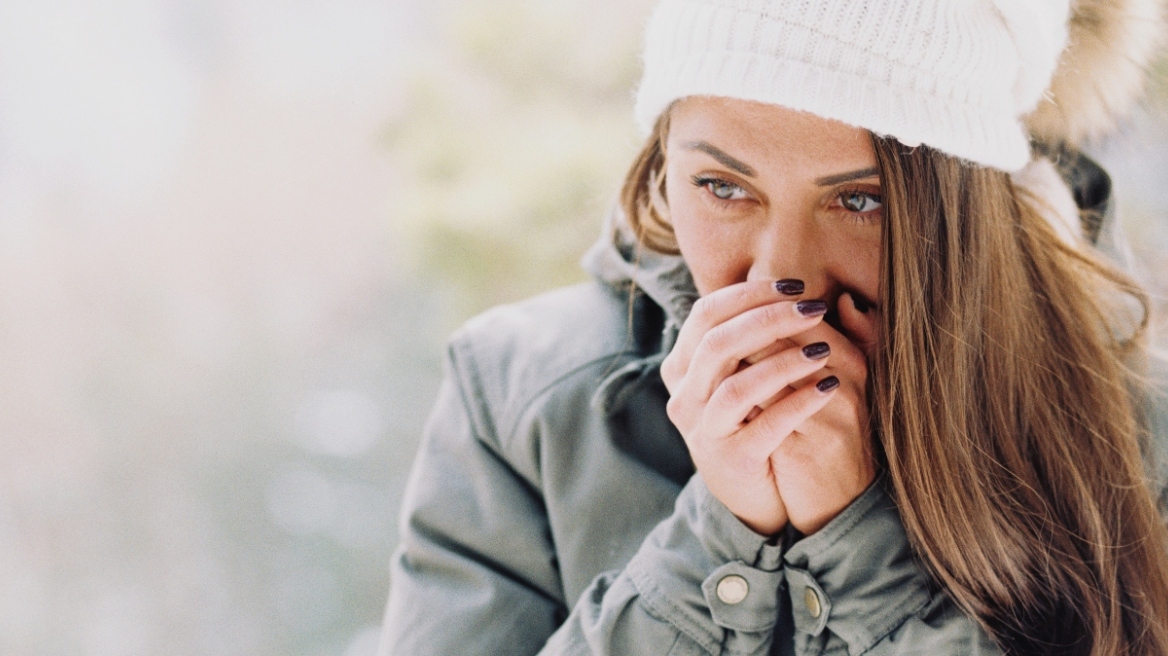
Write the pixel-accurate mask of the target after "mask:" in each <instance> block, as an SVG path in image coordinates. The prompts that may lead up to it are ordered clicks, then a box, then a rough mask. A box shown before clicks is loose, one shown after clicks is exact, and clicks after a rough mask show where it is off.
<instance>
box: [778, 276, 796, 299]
mask: <svg viewBox="0 0 1168 656" xmlns="http://www.w3.org/2000/svg"><path fill="white" fill-rule="evenodd" d="M775 289H776V290H777V291H778V292H779V293H780V294H782V295H784V296H798V295H799V294H802V293H803V281H802V280H795V279H794V278H783V279H782V280H776V281H775Z"/></svg>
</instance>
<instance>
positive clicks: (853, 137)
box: [667, 97, 876, 176]
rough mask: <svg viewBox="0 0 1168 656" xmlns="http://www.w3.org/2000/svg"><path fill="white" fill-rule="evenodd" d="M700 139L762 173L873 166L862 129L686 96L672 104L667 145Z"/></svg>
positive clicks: (744, 102)
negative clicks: (778, 168)
mask: <svg viewBox="0 0 1168 656" xmlns="http://www.w3.org/2000/svg"><path fill="white" fill-rule="evenodd" d="M698 141H705V142H707V143H709V144H711V145H713V146H716V147H717V148H720V149H722V150H724V151H726V152H728V153H730V154H732V155H733V156H734V157H736V158H739V159H742V160H743V161H745V162H746V163H748V164H750V165H751V166H752V167H754V168H757V169H760V170H762V171H764V172H765V171H766V170H767V169H768V168H769V167H772V166H778V167H782V168H784V169H791V168H794V169H796V170H799V171H801V172H804V173H806V174H808V175H810V176H817V175H820V174H830V173H835V172H838V171H839V170H841V169H855V168H863V167H870V166H875V165H876V154H875V152H874V151H873V150H872V140H871V138H870V137H869V135H868V132H867V131H866V130H864V129H862V128H857V127H853V126H850V125H846V124H844V123H840V122H839V121H832V120H829V119H825V118H821V117H819V116H816V115H814V114H809V113H807V112H800V111H795V110H792V109H787V108H785V107H780V106H778V105H770V104H765V103H758V102H752V101H748V100H737V99H731V98H713V97H690V98H686V99H684V100H681V101H679V102H678V103H677V104H675V105H674V106H673V108H672V110H671V111H670V115H669V143H668V148H667V150H668V151H669V152H670V153H674V152H678V150H679V149H680V150H681V152H685V151H687V150H688V149H687V148H685V146H686V145H688V144H692V143H694V142H698Z"/></svg>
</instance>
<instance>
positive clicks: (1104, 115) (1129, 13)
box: [1008, 0, 1168, 144]
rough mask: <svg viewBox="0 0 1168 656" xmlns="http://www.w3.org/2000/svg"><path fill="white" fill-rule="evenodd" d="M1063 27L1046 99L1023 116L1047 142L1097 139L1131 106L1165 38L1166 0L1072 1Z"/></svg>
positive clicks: (1167, 26) (1167, 32)
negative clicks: (1065, 36)
mask: <svg viewBox="0 0 1168 656" xmlns="http://www.w3.org/2000/svg"><path fill="white" fill-rule="evenodd" d="M1008 1H1009V2H1021V1H1023V0H1008ZM1068 27H1069V30H1068V31H1069V38H1068V41H1067V47H1066V49H1065V50H1064V51H1063V54H1062V58H1061V59H1060V61H1059V65H1058V68H1057V69H1056V70H1055V74H1054V78H1053V79H1052V80H1051V84H1050V88H1049V90H1048V91H1047V93H1046V97H1045V99H1044V100H1043V101H1042V102H1041V103H1040V104H1039V106H1038V107H1037V108H1036V109H1035V110H1034V112H1032V113H1031V114H1030V115H1029V116H1028V117H1027V118H1026V127H1027V128H1028V129H1029V130H1030V133H1031V135H1033V136H1034V137H1035V138H1036V139H1039V140H1041V141H1045V142H1047V143H1063V142H1067V143H1071V144H1081V143H1082V142H1083V141H1085V140H1087V139H1091V138H1095V137H1100V136H1102V135H1104V134H1106V133H1107V132H1110V131H1111V130H1112V129H1114V127H1115V125H1116V122H1117V121H1118V120H1119V119H1120V118H1122V117H1123V116H1124V115H1126V114H1127V113H1128V112H1129V111H1130V110H1131V109H1132V106H1133V105H1134V104H1135V103H1136V101H1138V100H1139V99H1140V97H1141V96H1142V94H1143V91H1144V87H1145V84H1146V82H1147V78H1148V70H1149V69H1150V68H1151V67H1152V66H1153V65H1154V64H1155V63H1156V58H1157V57H1158V55H1159V54H1160V50H1161V48H1163V47H1164V45H1165V40H1166V39H1168V0H1074V2H1072V4H1071V18H1070V24H1069V26H1068Z"/></svg>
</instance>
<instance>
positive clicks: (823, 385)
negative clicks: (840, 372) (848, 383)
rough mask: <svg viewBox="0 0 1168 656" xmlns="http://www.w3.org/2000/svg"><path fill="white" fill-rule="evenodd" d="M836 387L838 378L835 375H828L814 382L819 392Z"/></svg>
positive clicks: (828, 390)
mask: <svg viewBox="0 0 1168 656" xmlns="http://www.w3.org/2000/svg"><path fill="white" fill-rule="evenodd" d="M837 387H839V378H836V377H835V376H828V377H827V378H824V379H823V380H821V381H819V382H818V383H815V389H817V390H819V391H820V392H830V391H832V390H833V389H835V388H837Z"/></svg>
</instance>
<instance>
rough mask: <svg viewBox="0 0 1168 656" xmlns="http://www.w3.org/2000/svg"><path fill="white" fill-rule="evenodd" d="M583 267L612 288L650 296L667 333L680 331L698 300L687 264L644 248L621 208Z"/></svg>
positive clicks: (606, 224) (615, 210) (609, 219)
mask: <svg viewBox="0 0 1168 656" xmlns="http://www.w3.org/2000/svg"><path fill="white" fill-rule="evenodd" d="M582 264H583V266H584V270H585V271H588V272H589V273H591V274H592V275H593V276H595V277H596V278H597V279H598V280H600V281H602V282H605V283H607V284H608V285H609V286H611V287H614V288H617V289H622V288H623V289H625V290H627V289H628V287H629V285H630V284H631V285H633V286H635V288H636V289H637V290H639V291H641V292H643V293H644V294H645V295H646V296H648V297H649V299H650V300H652V301H653V302H654V303H656V304H657V306H658V307H660V308H661V309H662V311H664V313H665V329H666V332H669V331H670V330H671V329H672V330H673V331H676V330H678V329H680V328H681V324H682V323H684V322H685V319H686V317H688V316H689V312H690V310H691V309H692V308H693V304H694V302H695V301H697V299H698V290H697V287H695V286H694V282H693V276H691V275H690V272H689V267H688V266H686V264H685V260H683V259H682V258H681V256H680V255H664V254H662V253H658V252H657V251H653V250H650V249H648V248H645V247H643V246H641V245H640V244H639V243H638V242H637V237H636V235H635V234H633V230H632V228H631V227H630V226H629V223H628V221H627V220H626V219H625V215H624V212H622V211H621V210H620V208H619V207H614V208H613V209H612V211H611V212H609V214H608V217H607V218H606V219H605V221H604V227H603V228H602V229H601V235H600V239H599V240H598V241H597V242H596V244H594V245H593V246H592V248H591V249H589V250H588V252H587V253H585V255H584V259H583V261H582ZM668 341H670V344H669V347H672V340H668Z"/></svg>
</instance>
